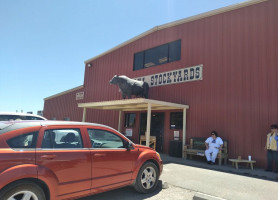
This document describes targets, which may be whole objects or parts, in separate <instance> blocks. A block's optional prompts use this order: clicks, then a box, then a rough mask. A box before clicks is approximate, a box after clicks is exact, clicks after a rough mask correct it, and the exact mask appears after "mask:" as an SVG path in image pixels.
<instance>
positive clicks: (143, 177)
mask: <svg viewBox="0 0 278 200" xmlns="http://www.w3.org/2000/svg"><path fill="white" fill-rule="evenodd" d="M158 177H159V172H158V168H157V166H156V165H155V164H154V163H152V162H146V163H145V164H144V165H143V166H142V167H141V169H140V171H139V173H138V175H137V178H136V182H135V186H134V188H135V190H136V191H138V192H140V193H150V192H153V191H154V190H155V189H156V186H157V184H158Z"/></svg>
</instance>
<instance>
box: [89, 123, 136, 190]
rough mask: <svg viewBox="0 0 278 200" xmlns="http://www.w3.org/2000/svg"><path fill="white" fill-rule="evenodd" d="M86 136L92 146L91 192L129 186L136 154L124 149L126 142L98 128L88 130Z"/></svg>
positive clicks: (112, 133)
mask: <svg viewBox="0 0 278 200" xmlns="http://www.w3.org/2000/svg"><path fill="white" fill-rule="evenodd" d="M88 135H89V137H90V140H91V145H92V146H91V157H92V158H91V160H92V192H99V191H100V190H106V189H111V188H114V187H117V186H120V185H127V184H130V181H131V175H132V173H133V170H132V169H133V166H134V162H135V159H136V156H137V155H138V152H136V151H135V150H127V149H126V148H125V146H126V143H127V142H128V140H126V139H124V138H123V137H121V136H120V135H118V134H116V133H115V132H112V131H111V130H105V129H100V128H94V129H91V128H89V129H88Z"/></svg>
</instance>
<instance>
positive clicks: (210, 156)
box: [205, 147, 219, 162]
mask: <svg viewBox="0 0 278 200" xmlns="http://www.w3.org/2000/svg"><path fill="white" fill-rule="evenodd" d="M218 151H219V149H217V148H215V147H213V148H209V149H207V150H206V151H205V154H206V157H207V161H212V162H215V159H216V156H217V154H218Z"/></svg>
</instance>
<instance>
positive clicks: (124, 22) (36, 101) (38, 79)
mask: <svg viewBox="0 0 278 200" xmlns="http://www.w3.org/2000/svg"><path fill="white" fill-rule="evenodd" d="M240 2H243V0H225V1H223V0H194V1H192V0H132V1H131V0H47V1H42V0H25V1H23V0H0V72H1V73H0V112H1V111H10V112H15V111H16V110H18V111H21V110H23V112H28V111H33V112H34V113H36V112H37V111H38V110H42V109H43V104H44V101H43V99H44V98H46V97H49V96H52V95H54V94H57V93H60V92H63V91H65V90H68V89H71V88H74V87H77V86H80V85H82V84H83V80H84V70H85V65H84V61H85V60H88V59H90V58H92V57H95V56H97V55H99V54H101V53H103V52H105V51H107V50H109V49H111V48H113V47H115V46H117V45H118V44H121V43H123V42H125V41H127V40H129V39H131V38H133V37H135V36H137V35H139V34H141V33H143V32H145V31H147V30H149V29H151V28H153V27H155V26H158V25H162V24H165V23H168V22H173V21H175V20H179V19H183V18H186V17H190V16H194V15H197V14H200V13H204V12H207V11H211V10H214V9H217V8H221V7H225V6H228V5H232V4H236V3H240Z"/></svg>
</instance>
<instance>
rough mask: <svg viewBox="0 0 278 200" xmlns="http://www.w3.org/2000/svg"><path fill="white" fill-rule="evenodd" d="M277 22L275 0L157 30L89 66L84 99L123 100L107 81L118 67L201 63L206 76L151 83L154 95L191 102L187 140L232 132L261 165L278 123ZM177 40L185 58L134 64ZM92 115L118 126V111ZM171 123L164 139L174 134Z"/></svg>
mask: <svg viewBox="0 0 278 200" xmlns="http://www.w3.org/2000/svg"><path fill="white" fill-rule="evenodd" d="M277 21H278V1H277V0H270V1H266V2H263V3H259V4H256V5H252V6H248V7H244V8H240V9H237V10H233V11H229V12H226V13H222V14H218V15H215V16H211V17H207V18H203V19H200V20H196V21H192V22H188V23H185V24H182V25H178V26H175V27H171V28H166V29H162V30H159V31H156V32H153V33H151V34H149V35H147V36H145V37H143V38H141V39H138V40H137V41H134V42H133V43H131V44H128V45H126V46H124V47H121V48H119V49H117V50H116V51H114V52H111V53H109V54H106V55H104V56H102V57H100V58H97V59H95V60H93V61H92V62H91V63H92V65H93V66H92V67H90V68H88V67H86V70H85V79H84V91H85V99H84V102H97V101H108V100H114V99H121V95H120V93H119V92H118V88H117V87H116V86H114V85H109V80H110V79H111V78H112V77H113V76H114V75H115V74H118V75H126V76H128V77H131V78H135V77H140V76H144V75H150V74H155V73H159V72H164V71H170V70H174V69H178V68H184V67H190V66H195V65H198V64H203V80H202V81H194V82H187V83H181V84H174V85H167V86H159V87H152V88H150V91H149V97H150V98H151V99H156V100H162V101H169V102H175V103H181V104H187V105H189V106H190V109H189V111H188V113H187V114H188V115H187V140H188V139H189V138H190V137H194V136H204V137H206V136H208V134H209V132H210V131H211V130H216V131H218V132H219V134H220V136H221V137H222V138H224V139H228V141H229V154H230V157H236V156H238V155H241V156H242V157H247V155H252V156H253V158H254V159H256V160H257V161H258V162H259V163H261V164H262V163H264V162H265V152H264V145H265V140H266V134H267V133H268V132H269V125H270V124H272V123H278V105H277V104H278V90H277V89H278V82H277V80H278V77H277V75H278V37H277V35H278V23H277ZM177 39H181V41H182V50H181V51H182V52H181V60H180V61H178V62H173V63H168V64H164V65H160V66H155V67H150V68H148V69H143V70H138V71H133V56H134V53H136V52H139V51H142V50H146V49H149V48H152V47H155V46H158V45H161V44H165V43H167V42H171V41H174V40H177ZM64 100H65V101H67V99H64ZM52 101H53V102H54V101H56V100H54V99H53V100H52ZM54 104H56V103H54ZM45 109H48V108H47V106H46V107H45ZM52 111H53V112H54V111H55V109H52V110H48V111H47V112H52ZM45 112H46V110H45ZM87 116H88V117H89V120H90V121H94V122H100V123H105V124H108V125H111V126H113V127H115V128H116V127H117V120H118V119H117V118H118V114H117V113H115V112H110V111H105V112H104V111H89V112H88V113H87ZM78 117H80V112H79V111H78ZM165 120H169V117H168V114H167V115H166V117H165ZM165 123H169V122H165ZM167 127H169V126H168V125H165V130H164V132H165V135H166V136H164V138H171V136H170V134H172V132H173V131H171V130H169V129H168V128H167ZM167 144H168V141H165V144H164V145H165V146H167ZM165 149H167V148H165Z"/></svg>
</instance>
